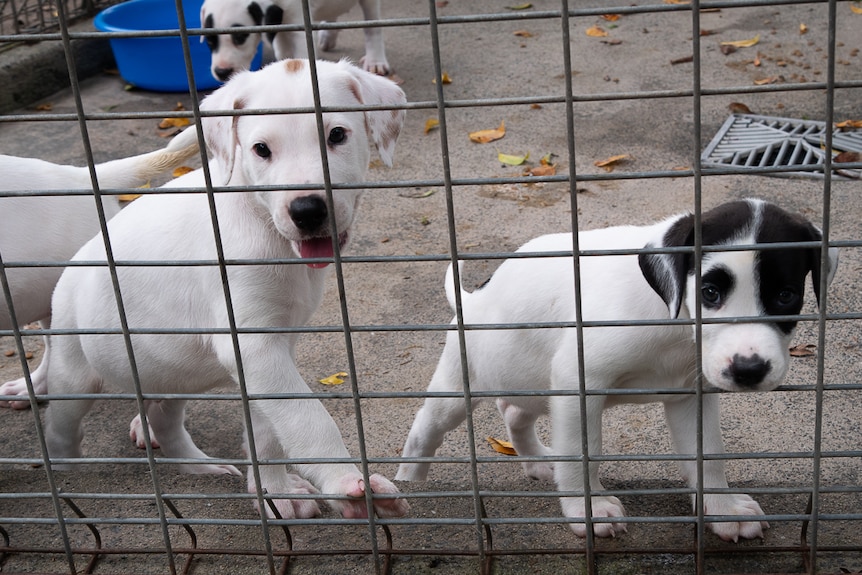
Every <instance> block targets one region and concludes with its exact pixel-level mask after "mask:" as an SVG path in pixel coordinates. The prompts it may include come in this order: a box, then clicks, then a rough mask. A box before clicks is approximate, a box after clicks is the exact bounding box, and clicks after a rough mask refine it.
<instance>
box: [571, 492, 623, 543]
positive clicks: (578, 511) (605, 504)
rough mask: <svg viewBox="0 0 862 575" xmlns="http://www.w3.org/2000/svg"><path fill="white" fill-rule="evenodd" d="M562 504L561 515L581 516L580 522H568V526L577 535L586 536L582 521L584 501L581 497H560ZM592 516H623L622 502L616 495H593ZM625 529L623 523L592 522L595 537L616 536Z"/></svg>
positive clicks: (584, 514) (584, 507) (585, 513)
mask: <svg viewBox="0 0 862 575" xmlns="http://www.w3.org/2000/svg"><path fill="white" fill-rule="evenodd" d="M561 502H562V504H563V515H565V516H566V517H567V518H570V519H572V518H581V522H580V523H569V527H571V528H572V531H574V532H575V535H577V536H578V537H586V536H587V526H586V523H585V522H583V518H584V517H586V515H587V512H586V502H585V500H584V498H583V497H564V498H562V499H561ZM592 511H593V514H592V516H593V518H596V517H625V515H626V511H625V509H623V504H622V503H620V500H619V499H617V498H616V497H593V498H592ZM626 531H627V529H626V524H625V523H593V534H594V535H595V536H596V537H616V536H617V534H622V533H625V532H626Z"/></svg>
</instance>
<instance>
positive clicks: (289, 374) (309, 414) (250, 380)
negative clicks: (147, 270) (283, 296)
mask: <svg viewBox="0 0 862 575" xmlns="http://www.w3.org/2000/svg"><path fill="white" fill-rule="evenodd" d="M291 341H293V338H291V337H289V336H272V335H249V336H247V337H244V338H242V339H241V342H240V343H241V349H242V351H243V356H244V358H246V360H245V362H244V367H245V375H246V384H247V387H248V392H249V394H250V395H255V394H267V393H284V392H288V393H311V390H310V389H309V388H308V386H307V385H306V384H305V382H304V381H303V380H302V377H301V376H300V374H299V372H298V371H297V369H296V366H295V365H294V363H293V357H294V353H293V349H292V345H291ZM220 355H221V356H223V357H224V356H225V354H220ZM251 408H252V418H253V420H254V422H255V424H254V427H255V430H257V429H261V430H262V431H264V433H267V432H269V431H268V430H271V432H272V433H273V435H274V436H275V438H276V439H275V440H276V441H278V444H279V445H281V448H282V450H283V451H284V453H286V454H287V455H288V456H289V457H290V458H295V459H297V460H309V461H313V460H315V459H321V458H322V459H330V460H338V459H343V460H345V461H346V460H349V459H350V454H349V453H348V451H347V448H346V447H345V446H344V440H343V439H342V438H341V431H340V430H339V429H338V426H337V425H336V424H335V421H333V419H332V417H331V416H330V415H329V412H327V411H326V408H324V407H323V404H322V403H321V402H320V400H317V399H285V400H255V401H253V402H252V404H251ZM156 432H157V433H158V430H156ZM255 439H257V438H255ZM262 455H263V456H264V457H266V456H267V455H268V454H266V453H264V454H262ZM294 467H295V469H296V471H297V472H298V473H299V474H300V475H302V476H303V477H305V478H307V479H308V480H309V481H310V482H311V483H312V484H314V485H315V486H316V487H317V488H318V489H320V491H321V492H322V493H324V494H333V495H338V496H347V497H348V498H349V499H331V500H329V505H330V506H331V507H332V508H333V509H335V510H336V511H338V512H340V513H341V514H342V515H344V516H345V517H363V516H365V515H367V513H368V510H367V508H366V504H365V497H364V494H365V490H366V488H371V489H372V491H378V492H380V493H387V494H388V493H397V492H398V490H397V489H396V487H395V485H393V484H392V483H391V482H390V481H389V480H387V479H385V478H384V477H382V476H372V477H371V485H369V486H366V485H365V483H364V481H363V477H362V474H361V473H360V472H359V470H358V469H357V468H356V466H355V465H353V464H352V463H347V462H345V463H311V462H310V463H302V464H297V465H295V466H294ZM263 487H265V488H266V489H267V490H269V487H268V486H266V485H264V486H263ZM408 509H409V505H408V504H407V502H406V501H405V500H403V499H394V498H385V499H376V500H375V501H374V510H373V511H374V512H376V513H377V514H378V515H379V516H381V517H395V516H401V515H404V514H406V513H407V511H408Z"/></svg>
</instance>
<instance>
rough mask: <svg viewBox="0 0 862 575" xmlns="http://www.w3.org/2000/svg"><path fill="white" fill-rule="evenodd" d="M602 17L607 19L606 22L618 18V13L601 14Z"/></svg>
mask: <svg viewBox="0 0 862 575" xmlns="http://www.w3.org/2000/svg"><path fill="white" fill-rule="evenodd" d="M601 17H602V19H604V20H607V21H608V22H616V21H617V20H619V19H620V15H619V14H602V16H601Z"/></svg>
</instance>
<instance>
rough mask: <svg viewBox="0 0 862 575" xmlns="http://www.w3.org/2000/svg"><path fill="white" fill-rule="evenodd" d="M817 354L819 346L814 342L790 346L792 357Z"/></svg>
mask: <svg viewBox="0 0 862 575" xmlns="http://www.w3.org/2000/svg"><path fill="white" fill-rule="evenodd" d="M816 354H817V346H816V345H814V344H813V343H801V344H799V345H794V346H793V347H791V348H790V356H791V357H812V356H814V355H816Z"/></svg>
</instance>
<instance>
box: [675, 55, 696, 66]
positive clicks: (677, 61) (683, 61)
mask: <svg viewBox="0 0 862 575" xmlns="http://www.w3.org/2000/svg"><path fill="white" fill-rule="evenodd" d="M692 60H694V56H683V57H682V58H676V59H674V60H671V61H670V64H671V66H676V65H677V64H686V63H688V62H691V61H692Z"/></svg>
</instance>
